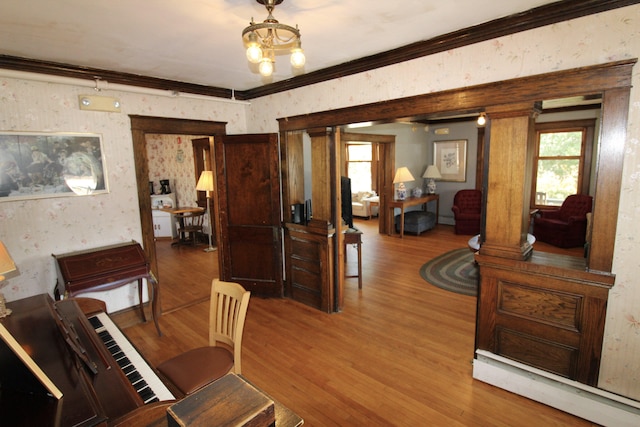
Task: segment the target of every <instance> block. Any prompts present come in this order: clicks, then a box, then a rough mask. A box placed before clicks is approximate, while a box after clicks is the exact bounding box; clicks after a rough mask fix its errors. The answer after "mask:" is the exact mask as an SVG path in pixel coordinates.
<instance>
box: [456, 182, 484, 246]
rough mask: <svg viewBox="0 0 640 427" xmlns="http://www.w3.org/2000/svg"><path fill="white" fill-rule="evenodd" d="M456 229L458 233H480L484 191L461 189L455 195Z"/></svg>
mask: <svg viewBox="0 0 640 427" xmlns="http://www.w3.org/2000/svg"><path fill="white" fill-rule="evenodd" d="M451 210H452V211H453V217H454V218H455V221H456V223H455V226H454V230H455V233H456V234H471V235H474V234H478V233H480V217H481V215H482V191H480V190H472V189H467V190H460V191H458V192H457V193H456V195H455V196H454V197H453V206H452V207H451Z"/></svg>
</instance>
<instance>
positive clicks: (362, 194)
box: [351, 191, 380, 218]
mask: <svg viewBox="0 0 640 427" xmlns="http://www.w3.org/2000/svg"><path fill="white" fill-rule="evenodd" d="M379 200H380V198H379V197H378V195H377V194H376V193H375V191H359V192H357V193H352V194H351V211H352V213H353V216H358V217H363V218H371V217H372V216H375V215H378V201H379ZM372 202H373V206H372V205H371V203H372Z"/></svg>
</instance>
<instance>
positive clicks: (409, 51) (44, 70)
mask: <svg viewBox="0 0 640 427" xmlns="http://www.w3.org/2000/svg"><path fill="white" fill-rule="evenodd" d="M637 3H640V0H565V1H559V2H554V3H550V4H548V5H544V6H540V7H537V8H534V9H531V10H528V11H525V12H521V13H517V14H514V15H510V16H507V17H504V18H500V19H496V20H493V21H490V22H485V23H483V24H480V25H476V26H473V27H469V28H464V29H461V30H458V31H454V32H451V33H448V34H444V35H442V36H438V37H435V38H432V39H430V40H425V41H420V42H416V43H412V44H409V45H406V46H403V47H400V48H397V49H393V50H390V51H387V52H382V53H379V54H376V55H371V56H367V57H364V58H359V59H354V60H353V61H349V62H345V63H343V64H340V65H336V66H334V67H329V68H324V69H322V70H317V71H314V72H311V73H307V74H303V75H300V76H296V77H293V78H291V79H288V80H284V81H280V82H276V83H272V84H268V85H264V86H260V87H256V88H254V89H249V90H245V91H235V92H234V91H232V90H231V89H226V88H220V87H214V86H205V85H199V84H194V83H188V82H179V81H173V80H167V79H160V78H155V77H147V76H140V75H136V74H129V73H122V72H118V71H115V70H103V69H96V68H90V67H84V66H82V65H80V64H62V63H56V62H51V61H42V60H37V59H29V58H21V57H16V56H9V55H0V68H5V69H10V70H18V71H27V72H33V73H41V74H50V75H56V76H63V77H73V78H79V79H86V80H96V79H99V80H105V81H108V82H111V83H118V84H125V85H132V86H138V87H145V88H151V89H161V90H170V91H177V92H184V93H193V94H198V95H205V96H212V97H217V98H227V99H231V98H232V97H234V96H235V99H237V100H249V99H254V98H259V97H262V96H267V95H272V94H275V93H279V92H285V91H287V90H291V89H296V88H300V87H303V86H308V85H311V84H315V83H320V82H324V81H328V80H333V79H337V78H340V77H345V76H350V75H353V74H357V73H361V72H365V71H369V70H374V69H376V68H381V67H385V66H388V65H393V64H398V63H401V62H405V61H409V60H411V59H416V58H420V57H423V56H429V55H433V54H435V53H439V52H444V51H447V50H450V49H455V48H459V47H463V46H468V45H470V44H473V43H478V42H481V41H486V40H491V39H494V38H496V37H502V36H506V35H509V34H515V33H518V32H521V31H526V30H531V29H534V28H539V27H543V26H546V25H551V24H555V23H558V22H562V21H568V20H570V19H576V18H580V17H583V16H588V15H592V14H595V13H601V12H606V11H608V10H613V9H618V8H621V7H625V6H630V5H633V4H637Z"/></svg>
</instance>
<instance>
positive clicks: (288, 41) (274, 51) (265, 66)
mask: <svg viewBox="0 0 640 427" xmlns="http://www.w3.org/2000/svg"><path fill="white" fill-rule="evenodd" d="M256 1H257V2H258V3H260V4H262V5H264V7H265V8H266V9H267V12H269V16H267V19H265V20H264V22H261V23H255V22H254V21H253V18H251V23H250V24H249V26H248V27H247V28H245V29H244V30H242V40H243V42H244V45H245V46H246V48H247V59H248V60H249V62H251V63H253V64H259V65H258V70H259V71H260V74H261V75H263V76H265V77H268V76H270V75H271V74H272V73H273V64H274V63H275V61H276V60H275V57H276V55H278V54H282V53H290V54H291V65H293V66H294V67H295V68H302V67H303V66H304V63H305V60H306V58H305V56H304V52H303V50H302V44H301V42H300V30H299V29H298V27H297V26H296V27H295V28H294V27H291V26H289V25H286V24H281V23H280V22H278V20H277V19H275V18H274V17H273V9H274V8H275V6H276V5H277V4H280V3H282V1H283V0H256Z"/></svg>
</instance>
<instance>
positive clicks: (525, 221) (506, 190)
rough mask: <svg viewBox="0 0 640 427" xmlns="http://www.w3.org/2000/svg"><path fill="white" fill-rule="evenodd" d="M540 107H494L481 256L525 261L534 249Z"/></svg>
mask: <svg viewBox="0 0 640 427" xmlns="http://www.w3.org/2000/svg"><path fill="white" fill-rule="evenodd" d="M538 112H539V105H537V104H534V103H518V104H509V105H499V106H491V107H488V108H487V109H486V113H487V116H488V117H489V120H490V121H489V126H488V130H489V139H488V145H489V166H488V171H489V174H488V177H487V187H486V188H487V190H486V227H485V231H484V236H483V238H484V241H483V243H482V247H481V248H480V253H481V254H482V255H489V256H496V257H501V258H510V259H518V260H523V259H526V258H528V257H529V256H530V255H531V252H532V250H533V248H532V247H531V245H530V244H529V243H528V242H527V230H528V226H529V194H530V192H531V173H530V172H531V162H532V155H533V147H534V144H533V136H534V134H533V132H534V118H535V115H536V114H537V113H538Z"/></svg>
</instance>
